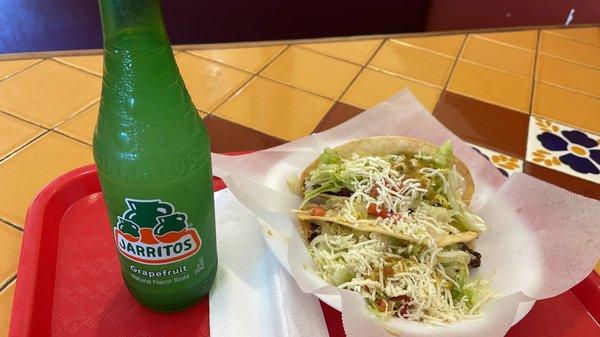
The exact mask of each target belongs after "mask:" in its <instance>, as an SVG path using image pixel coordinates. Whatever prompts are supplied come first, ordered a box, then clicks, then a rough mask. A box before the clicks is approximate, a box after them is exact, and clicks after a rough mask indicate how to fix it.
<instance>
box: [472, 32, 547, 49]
mask: <svg viewBox="0 0 600 337" xmlns="http://www.w3.org/2000/svg"><path fill="white" fill-rule="evenodd" d="M473 36H476V37H479V38H483V39H487V40H492V41H496V42H500V43H503V44H507V45H511V46H514V47H519V48H524V49H528V50H535V48H536V44H537V36H538V31H537V30H524V31H512V32H492V33H475V34H473Z"/></svg>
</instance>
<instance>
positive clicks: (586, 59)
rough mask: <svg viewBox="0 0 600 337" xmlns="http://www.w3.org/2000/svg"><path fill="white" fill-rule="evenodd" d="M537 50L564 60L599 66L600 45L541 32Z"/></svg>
mask: <svg viewBox="0 0 600 337" xmlns="http://www.w3.org/2000/svg"><path fill="white" fill-rule="evenodd" d="M539 52H540V53H541V54H547V55H551V56H555V57H559V58H563V59H565V60H568V61H571V62H575V63H580V64H583V65H587V66H590V67H594V68H600V47H599V46H594V45H590V44H586V43H581V42H578V41H575V40H571V39H568V38H564V37H562V36H558V35H554V34H549V33H546V32H543V31H542V32H541V34H540V46H539Z"/></svg>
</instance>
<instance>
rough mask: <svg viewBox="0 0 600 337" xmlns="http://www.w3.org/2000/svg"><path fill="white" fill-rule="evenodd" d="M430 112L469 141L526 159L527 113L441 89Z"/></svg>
mask: <svg viewBox="0 0 600 337" xmlns="http://www.w3.org/2000/svg"><path fill="white" fill-rule="evenodd" d="M433 115H434V116H435V117H436V118H437V119H438V120H439V121H440V122H442V124H444V125H445V126H446V127H447V128H448V129H450V130H451V131H452V132H454V133H455V134H456V135H458V136H459V137H461V138H462V139H463V140H465V141H467V142H469V143H471V144H474V145H478V146H483V147H485V148H488V149H492V150H495V151H497V152H500V153H503V154H507V155H510V156H512V157H516V158H518V159H523V158H525V147H526V141H527V125H528V122H529V116H528V115H526V114H523V113H520V112H517V111H513V110H510V109H506V108H502V107H499V106H497V105H493V104H487V103H484V102H481V101H477V100H475V99H472V98H469V97H465V96H461V95H457V94H454V93H451V92H444V93H442V96H441V97H440V102H439V103H438V105H437V107H436V109H435V112H434V114H433Z"/></svg>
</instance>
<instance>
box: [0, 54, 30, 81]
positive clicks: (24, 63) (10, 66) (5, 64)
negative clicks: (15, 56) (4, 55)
mask: <svg viewBox="0 0 600 337" xmlns="http://www.w3.org/2000/svg"><path fill="white" fill-rule="evenodd" d="M39 61H40V60H39V59H28V60H11V61H0V80H3V79H5V78H6V77H8V76H10V75H12V74H14V73H16V72H19V71H21V70H23V69H25V68H27V67H31V66H32V65H34V64H36V63H37V62H39Z"/></svg>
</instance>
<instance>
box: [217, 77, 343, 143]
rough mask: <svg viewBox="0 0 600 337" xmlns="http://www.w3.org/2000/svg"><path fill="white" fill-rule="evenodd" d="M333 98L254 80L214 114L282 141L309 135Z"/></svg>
mask: <svg viewBox="0 0 600 337" xmlns="http://www.w3.org/2000/svg"><path fill="white" fill-rule="evenodd" d="M332 105H333V101H332V100H329V99H326V98H323V97H321V96H317V95H314V94H310V93H307V92H305V91H302V90H299V89H295V88H292V87H289V86H287V85H285V84H281V83H278V82H275V81H272V80H269V79H266V78H262V77H257V78H255V79H253V80H252V81H251V82H250V83H249V84H248V85H247V86H246V87H244V89H243V90H242V91H241V92H240V93H238V94H237V95H236V96H235V97H232V98H231V99H230V100H229V101H227V103H225V104H223V106H221V107H220V108H219V109H217V111H215V112H214V114H215V115H216V116H218V117H221V118H224V119H226V120H229V121H231V122H234V123H238V124H242V125H245V126H247V127H249V128H251V129H254V130H258V131H262V132H264V133H266V134H268V135H271V136H275V137H278V138H281V139H285V140H293V139H297V138H300V137H303V136H306V135H308V134H310V133H311V132H312V131H313V130H314V129H315V127H316V126H317V125H318V124H319V122H320V121H321V119H322V118H323V116H325V114H326V113H327V111H328V110H329V108H330V107H331V106H332Z"/></svg>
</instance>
